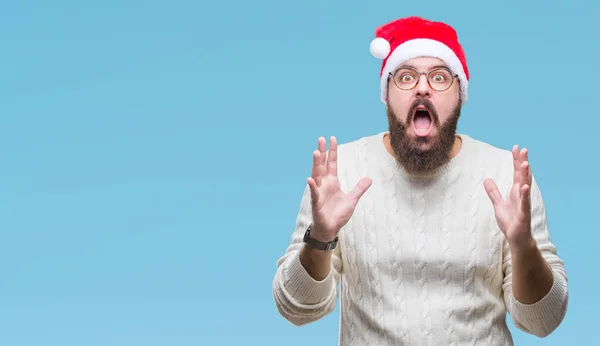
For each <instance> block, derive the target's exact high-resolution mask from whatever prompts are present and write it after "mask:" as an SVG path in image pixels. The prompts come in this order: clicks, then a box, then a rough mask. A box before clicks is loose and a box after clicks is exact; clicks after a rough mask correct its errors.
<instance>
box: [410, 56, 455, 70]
mask: <svg viewBox="0 0 600 346" xmlns="http://www.w3.org/2000/svg"><path fill="white" fill-rule="evenodd" d="M401 66H402V67H412V68H415V69H417V70H419V71H428V70H431V69H434V68H438V67H446V68H449V66H448V65H446V63H444V61H442V60H441V59H439V58H433V57H420V58H413V59H410V60H407V61H405V62H404V63H403V64H402V65H401ZM398 67H400V66H398Z"/></svg>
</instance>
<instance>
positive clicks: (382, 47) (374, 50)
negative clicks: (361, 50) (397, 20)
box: [370, 37, 390, 59]
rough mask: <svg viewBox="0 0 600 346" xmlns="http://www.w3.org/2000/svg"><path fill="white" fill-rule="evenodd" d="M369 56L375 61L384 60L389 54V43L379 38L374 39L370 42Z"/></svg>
mask: <svg viewBox="0 0 600 346" xmlns="http://www.w3.org/2000/svg"><path fill="white" fill-rule="evenodd" d="M370 50H371V54H372V55H373V56H374V57H376V58H377V59H385V58H386V57H387V56H388V54H390V43H389V42H388V41H387V40H386V39H384V38H381V37H376V38H375V39H374V40H373V41H371V46H370Z"/></svg>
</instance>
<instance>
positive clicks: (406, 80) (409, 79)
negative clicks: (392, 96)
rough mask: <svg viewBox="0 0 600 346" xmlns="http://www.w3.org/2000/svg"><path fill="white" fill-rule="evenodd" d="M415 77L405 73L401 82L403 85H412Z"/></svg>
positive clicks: (401, 77)
mask: <svg viewBox="0 0 600 346" xmlns="http://www.w3.org/2000/svg"><path fill="white" fill-rule="evenodd" d="M413 78H414V77H413V76H412V75H411V74H409V73H405V74H403V75H401V76H400V81H401V82H403V83H410V82H412V80H413Z"/></svg>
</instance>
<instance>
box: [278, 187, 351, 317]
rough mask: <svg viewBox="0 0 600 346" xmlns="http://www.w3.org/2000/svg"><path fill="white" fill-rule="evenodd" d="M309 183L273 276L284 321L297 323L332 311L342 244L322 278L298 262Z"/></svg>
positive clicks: (308, 207) (309, 218)
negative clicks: (317, 277) (315, 278)
mask: <svg viewBox="0 0 600 346" xmlns="http://www.w3.org/2000/svg"><path fill="white" fill-rule="evenodd" d="M310 198H311V197H310V190H309V188H308V186H307V187H306V188H305V190H304V194H303V195H302V201H301V203H300V211H299V212H298V216H297V219H296V227H295V230H294V232H293V234H292V239H291V243H290V245H289V246H288V248H287V250H286V252H285V254H284V255H283V256H282V257H281V258H280V259H279V260H278V261H277V271H276V273H275V277H274V279H273V297H274V300H275V305H276V307H277V310H278V311H279V313H280V314H281V316H283V317H284V318H285V319H286V320H288V321H289V322H291V323H292V324H294V325H296V326H301V325H304V324H307V323H311V322H314V321H316V320H319V319H321V318H323V317H324V316H326V315H327V314H329V313H331V312H332V311H333V310H334V308H335V305H336V302H337V296H338V293H337V284H338V282H339V277H340V273H341V270H342V260H341V246H339V245H338V246H337V247H336V249H335V250H334V252H333V254H332V256H331V261H332V265H331V271H330V273H329V275H328V276H327V277H326V278H325V279H323V280H322V281H316V280H314V279H313V278H312V277H311V276H310V275H309V274H308V272H307V271H306V269H305V268H304V266H302V264H301V263H300V258H299V254H300V250H301V249H302V246H304V242H303V238H304V233H305V232H306V229H307V227H308V226H309V225H310V223H311V222H312V211H311V205H310Z"/></svg>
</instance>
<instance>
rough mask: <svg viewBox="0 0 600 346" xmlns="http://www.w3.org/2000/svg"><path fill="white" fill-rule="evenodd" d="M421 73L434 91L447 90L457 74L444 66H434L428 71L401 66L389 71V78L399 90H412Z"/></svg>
mask: <svg viewBox="0 0 600 346" xmlns="http://www.w3.org/2000/svg"><path fill="white" fill-rule="evenodd" d="M421 75H425V77H427V83H429V86H430V87H431V88H432V89H433V90H435V91H446V90H448V89H449V88H450V87H451V86H452V83H453V82H454V78H455V77H457V76H458V75H456V74H453V73H452V72H451V71H450V70H449V69H447V68H445V67H439V68H435V69H433V70H431V71H429V72H428V73H425V72H419V71H417V70H415V69H413V68H411V67H402V68H399V69H398V70H396V71H394V72H393V73H392V72H390V78H392V80H393V81H394V84H396V86H397V87H398V89H401V90H412V89H413V88H414V87H416V86H417V84H419V81H420V79H421Z"/></svg>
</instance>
